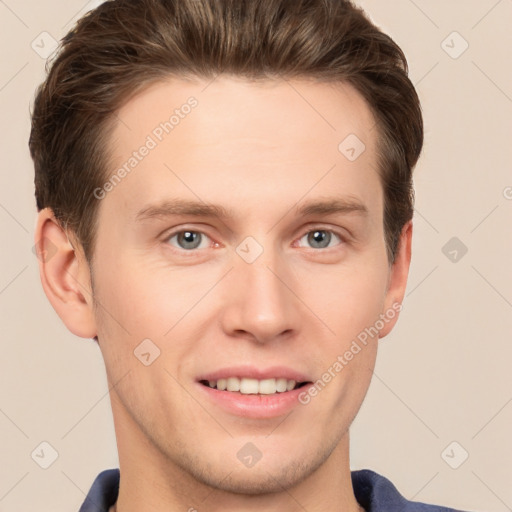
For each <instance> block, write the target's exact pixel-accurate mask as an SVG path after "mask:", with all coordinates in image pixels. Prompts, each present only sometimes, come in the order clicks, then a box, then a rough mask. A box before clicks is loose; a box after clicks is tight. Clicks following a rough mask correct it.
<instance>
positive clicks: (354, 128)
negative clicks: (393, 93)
mask: <svg viewBox="0 0 512 512" xmlns="http://www.w3.org/2000/svg"><path fill="white" fill-rule="evenodd" d="M116 117H117V122H116V124H115V127H114V129H113V131H112V132H111V134H110V141H109V146H110V149H111V166H110V168H109V172H108V173H107V177H108V176H113V175H114V174H116V173H117V174H119V172H118V171H119V170H120V169H124V170H125V172H121V173H120V174H122V179H121V180H117V179H116V180H115V181H116V183H115V184H114V186H113V187H109V189H110V191H109V193H108V196H107V199H106V200H105V201H102V205H101V208H102V209H104V208H109V209H110V208H111V209H112V211H120V209H122V210H124V212H125V214H126V215H127V216H128V217H130V218H133V217H134V215H135V214H136V211H138V207H140V206H142V205H143V204H147V203H148V202H150V201H154V202H158V201H159V200H165V199H166V198H167V197H169V196H173V197H176V196H177V195H178V196H180V197H183V196H186V197H188V198H190V199H196V200H197V199H199V200H204V201H205V202H208V203H215V202H218V203H222V202H226V201H228V202H231V203H232V204H230V205H228V206H234V202H235V199H237V203H238V204H239V205H241V206H243V205H246V206H247V207H249V206H256V205H260V206H261V201H262V200H265V199H268V200H269V201H273V200H276V201H281V202H283V201H284V202H286V201H294V202H297V201H298V200H299V199H300V197H301V196H303V195H304V194H305V193H307V191H308V190H311V193H315V192H316V193H318V194H321V195H325V194H326V193H328V192H329V193H333V192H334V193H336V192H339V193H340V194H343V193H346V194H348V195H351V196H359V197H361V198H364V196H366V199H368V200H371V197H372V196H373V197H374V199H375V203H376V205H378V204H379V203H380V201H379V199H378V198H377V197H376V196H377V195H379V192H380V190H378V186H379V179H378V175H377V171H376V169H377V161H376V129H374V126H375V121H374V117H373V115H372V113H371V111H370V108H369V106H368V105H367V103H366V102H365V100H364V99H363V98H362V97H361V95H360V94H359V93H358V92H357V91H356V90H355V89H354V88H353V87H351V86H350V85H347V84H339V83H338V84H335V85H334V84H327V83H318V82H312V81H304V80H302V81H300V80H293V81H292V80H290V81H285V80H267V81H258V82H250V81H248V80H244V79H241V78H235V77H227V76H220V77H217V78H216V79H215V80H213V81H209V82H208V81H199V80H198V81H185V80H178V79H172V80H171V79H169V80H167V81H165V82H160V83H156V84H153V85H152V86H150V87H149V88H147V89H146V90H144V91H143V92H142V93H139V94H138V95H137V96H135V97H133V98H131V99H130V100H129V101H128V102H127V103H126V104H125V105H124V106H123V107H122V108H121V109H120V110H119V112H118V113H117V116H116ZM226 187H228V188H226ZM227 190H229V192H230V193H229V194H227V193H226V191H227ZM286 196H288V197H286ZM253 211H254V208H253Z"/></svg>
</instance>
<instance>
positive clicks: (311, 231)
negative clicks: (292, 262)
mask: <svg viewBox="0 0 512 512" xmlns="http://www.w3.org/2000/svg"><path fill="white" fill-rule="evenodd" d="M315 231H323V232H325V233H330V234H331V235H334V236H335V237H337V238H338V239H339V243H338V244H336V245H335V246H329V247H324V248H314V247H309V249H311V250H313V251H315V252H320V251H322V252H325V251H327V250H329V249H333V248H334V247H337V246H339V245H342V244H344V243H346V238H345V237H344V236H343V235H342V234H341V233H339V232H338V231H336V230H333V229H329V228H325V227H322V226H319V227H316V226H315V227H313V228H311V229H309V230H308V231H306V232H304V234H302V235H301V236H300V237H298V238H297V239H296V240H297V241H299V240H302V239H303V238H304V237H305V236H307V235H309V234H310V233H314V232H315ZM185 232H190V233H196V234H200V235H202V236H205V237H207V238H209V239H210V240H211V237H209V236H208V235H207V234H206V233H204V232H203V231H199V230H194V229H180V230H179V231H174V232H172V233H169V234H168V235H166V236H165V238H164V242H167V243H168V242H169V241H170V240H171V239H172V238H174V237H175V236H177V235H180V234H181V233H185ZM329 242H330V241H329ZM294 243H295V242H294ZM168 245H170V246H171V247H172V249H173V250H175V251H177V252H180V253H190V255H191V256H193V255H194V253H197V252H198V251H199V250H201V249H183V248H181V247H176V246H173V245H171V244H170V243H168Z"/></svg>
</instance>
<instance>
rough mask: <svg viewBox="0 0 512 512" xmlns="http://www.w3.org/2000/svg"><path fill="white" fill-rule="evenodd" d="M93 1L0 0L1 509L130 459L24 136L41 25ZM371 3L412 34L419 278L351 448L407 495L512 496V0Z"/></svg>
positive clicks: (54, 24)
mask: <svg viewBox="0 0 512 512" xmlns="http://www.w3.org/2000/svg"><path fill="white" fill-rule="evenodd" d="M98 3H99V2H89V3H88V4H85V5H84V1H83V0H66V1H63V0H61V1H57V0H46V1H44V2H38V1H35V0H26V1H20V0H5V1H4V2H0V42H1V45H0V54H1V63H2V65H1V72H0V73H1V74H0V108H1V113H2V115H1V120H0V123H1V137H0V144H1V153H0V154H1V157H2V158H1V169H2V171H1V174H0V180H1V185H0V226H1V233H2V243H1V247H2V248H1V274H0V308H1V318H0V320H1V322H0V325H1V327H0V328H1V348H2V350H1V352H2V354H1V361H2V363H1V370H0V432H1V436H0V452H1V461H2V464H1V465H0V511H10V512H17V511H27V510H35V509H37V510H40V511H42V512H44V511H52V512H55V511H61V510H62V511H64V510H78V508H79V505H80V504H81V502H82V501H83V499H84V495H85V493H86V492H87V490H88V489H89V487H90V485H91V483H92V480H93V479H94V477H95V476H96V475H97V473H98V472H99V471H101V470H102V469H106V468H109V467H116V466H117V463H118V461H117V452H116V445H115V436H114V429H113V424H112V416H111V412H110V403H109V399H108V389H107V383H106V378H105V375H104V366H103V361H102V359H101V355H100V352H99V349H98V347H97V346H96V344H95V343H94V342H93V341H91V340H84V339H80V338H77V337H75V336H73V335H72V334H71V333H69V332H68V331H67V330H66V328H65V327H64V325H63V324H62V323H61V321H60V319H59V318H58V317H57V315H56V313H55V312H54V311H53V309H52V307H51V306H50V304H49V302H48V301H47V299H46V297H45V295H44V293H43V291H42V288H41V285H40V280H39V274H38V266H37V259H36V257H35V256H34V253H33V250H32V249H33V245H34V242H33V231H34V225H35V218H36V208H35V199H34V190H33V168H32V162H31V160H30V157H29V154H28V148H27V141H28V137H29V130H30V120H29V107H30V104H31V102H32V99H33V96H34V91H35V88H36V86H37V85H38V84H39V83H40V82H41V80H42V79H43V77H44V65H45V59H44V58H42V57H41V56H40V55H39V54H38V53H37V52H36V51H35V50H34V49H33V47H32V45H33V46H35V47H36V48H38V51H39V53H44V49H45V48H48V47H49V46H48V45H49V44H50V41H51V39H50V36H48V35H46V34H43V35H41V33H43V32H46V33H48V34H50V35H51V37H53V38H55V39H60V38H61V37H62V36H64V35H65V33H66V32H67V31H68V30H69V29H70V28H71V26H72V24H73V22H74V21H75V20H76V19H77V17H79V16H80V15H81V14H83V13H84V12H85V11H86V10H88V9H90V8H91V7H93V6H94V5H97V4H98ZM360 4H361V5H362V6H363V7H364V8H365V9H366V10H367V12H368V14H369V15H370V16H371V18H372V19H373V21H374V22H375V23H376V24H377V25H379V26H380V27H382V28H383V29H384V31H386V32H388V33H389V34H390V35H391V36H392V37H393V38H394V39H395V41H396V42H397V43H398V44H399V45H400V46H401V47H402V48H403V50H404V52H405V54H406V56H407V58H408V60H409V64H410V76H411V79H412V81H413V82H414V83H415V84H416V86H417V89H418V92H419V95H420V98H421V101H422V105H423V111H424V119H425V128H426V134H425V147H424V151H423V154H422V156H421V158H420V162H419V164H418V166H417V168H416V173H415V176H416V177H415V185H416V195H417V202H416V213H415V221H414V244H413V260H412V267H411V273H410V278H409V286H408V291H407V296H406V299H405V301H404V309H403V311H402V315H401V318H400V321H399V323H398V325H397V327H396V328H395V330H394V331H393V332H392V334H391V335H390V336H389V337H387V338H385V339H383V340H381V341H380V350H379V356H378V362H377V366H376V369H375V375H374V379H373V382H372V385H371V387H370V390H369V392H368V395H367V398H366V400H365V402H364V404H363V406H362V409H361V411H360V414H359V416H358V418H357V419H356V420H355V422H354V424H353V426H352V430H351V432H352V434H351V445H352V458H351V466H352V468H353V469H360V468H371V469H374V470H376V471H378V472H380V473H382V474H383V475H385V476H387V477H388V478H390V479H391V480H392V481H393V482H394V483H395V485H396V486H397V488H398V489H399V490H400V492H401V493H402V494H403V495H404V496H405V497H406V498H408V499H414V500H418V501H424V502H430V503H439V504H444V505H447V506H452V507H455V508H460V509H467V510H480V511H484V510H485V511H488V512H501V511H505V510H511V508H512V485H511V484H512V440H511V435H510V432H511V426H512V377H511V374H512V372H511V371H510V364H511V360H512V339H511V338H512V337H511V333H512V314H511V313H512V273H511V271H510V263H511V262H512V242H511V239H512V237H511V221H512V172H511V161H512V140H511V136H512V80H511V79H512V72H511V66H510V62H511V61H510V55H511V48H512V36H511V33H512V31H511V30H510V26H511V21H512V2H511V1H510V0H501V1H496V0H452V1H444V0H429V1H427V0H415V1H412V0H392V1H387V2H383V1H382V0H361V1H360ZM454 31H455V32H457V34H453V32H454ZM443 41H444V42H443ZM466 44H468V45H469V46H468V48H467V49H466V50H465V51H464V52H463V53H462V54H460V55H459V53H460V52H461V50H462V49H463V48H464V47H465V45H466ZM455 57H456V58H455ZM453 237H456V240H452V241H451V242H450V244H449V245H448V246H446V244H447V243H448V242H449V241H450V240H451V239H452V238H453ZM464 247H465V248H466V249H467V252H466V253H465V254H464V255H462V253H463V250H464ZM453 251H456V253H454V252H453ZM455 257H456V260H455V261H452V260H453V259H454V258H455ZM43 441H46V442H48V443H50V445H52V446H53V447H54V449H55V450H56V451H57V452H58V458H57V460H56V461H55V462H54V463H53V464H52V465H51V466H50V467H49V468H48V469H42V468H41V467H40V466H39V465H38V464H37V463H36V462H35V461H34V459H33V458H32V457H31V454H32V453H33V451H34V450H35V449H37V450H39V451H40V449H41V448H40V443H41V442H43ZM453 442H456V443H457V444H452V443H453ZM38 447H39V448H38ZM37 450H36V453H38V451H37ZM465 452H467V453H468V455H469V456H468V458H467V460H465V462H463V463H462V464H461V465H460V466H459V467H458V468H457V469H453V468H452V467H451V466H457V465H458V464H459V463H460V462H461V460H462V459H463V458H464V456H465ZM46 453H49V452H48V450H47V451H46ZM34 458H36V457H35V456H34ZM449 464H451V466H450V465H449Z"/></svg>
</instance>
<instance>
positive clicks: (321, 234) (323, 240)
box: [299, 229, 343, 249]
mask: <svg viewBox="0 0 512 512" xmlns="http://www.w3.org/2000/svg"><path fill="white" fill-rule="evenodd" d="M304 238H306V242H307V244H309V245H310V247H312V248H313V249H327V248H328V247H332V246H334V245H338V244H337V243H334V244H331V242H333V241H334V242H336V240H338V243H341V242H342V241H343V240H342V239H341V237H340V236H339V235H337V234H336V233H335V232H334V231H331V230H328V229H314V230H312V231H308V232H307V233H306V234H305V235H303V236H302V237H301V238H300V239H299V242H300V241H302V240H303V239H304ZM301 245H302V244H301Z"/></svg>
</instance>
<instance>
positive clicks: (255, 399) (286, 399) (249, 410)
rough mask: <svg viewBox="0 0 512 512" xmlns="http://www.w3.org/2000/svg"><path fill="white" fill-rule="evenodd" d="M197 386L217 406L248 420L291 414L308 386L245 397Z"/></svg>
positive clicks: (236, 393)
mask: <svg viewBox="0 0 512 512" xmlns="http://www.w3.org/2000/svg"><path fill="white" fill-rule="evenodd" d="M197 385H198V386H199V387H200V388H201V390H202V392H203V393H206V395H207V396H208V398H209V399H210V400H211V401H213V402H214V403H215V404H216V405H217V406H219V407H221V408H222V409H224V410H225V411H227V412H228V413H230V414H234V415H236V416H243V417H246V418H260V419H264V418H274V417H276V416H282V415H283V414H286V413H288V412H290V411H291V410H292V409H293V408H294V407H295V406H297V405H299V404H300V402H299V400H298V396H299V395H300V394H301V393H303V392H304V391H306V390H307V388H308V385H305V386H302V387H300V388H297V389H293V390H291V391H285V392H283V393H274V394H272V395H244V394H242V393H238V392H232V391H220V390H218V389H215V388H210V387H208V386H205V385H203V384H201V383H200V382H198V383H197Z"/></svg>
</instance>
